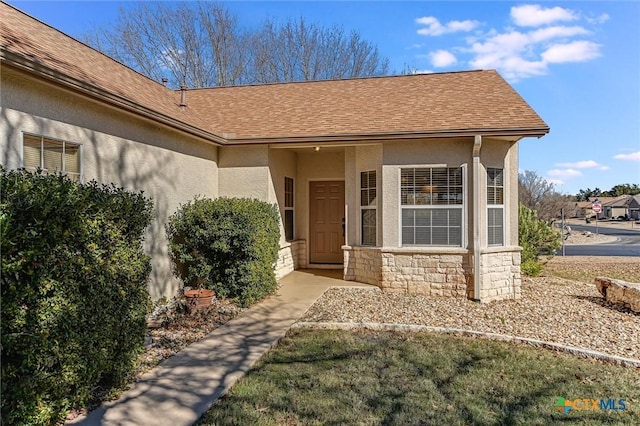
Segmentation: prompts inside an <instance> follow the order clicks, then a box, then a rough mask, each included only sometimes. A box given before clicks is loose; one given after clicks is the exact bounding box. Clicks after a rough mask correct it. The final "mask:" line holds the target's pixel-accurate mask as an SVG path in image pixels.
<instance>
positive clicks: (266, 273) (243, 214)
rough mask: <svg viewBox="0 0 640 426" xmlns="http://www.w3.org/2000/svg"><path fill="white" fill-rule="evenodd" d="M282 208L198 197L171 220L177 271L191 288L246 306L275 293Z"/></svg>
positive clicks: (255, 202)
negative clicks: (202, 289) (197, 287)
mask: <svg viewBox="0 0 640 426" xmlns="http://www.w3.org/2000/svg"><path fill="white" fill-rule="evenodd" d="M278 220H279V219H278V209H277V207H276V206H275V205H272V204H268V203H265V202H263V201H258V200H252V199H239V198H218V199H215V200H211V199H206V198H196V199H195V200H192V201H190V202H189V203H187V204H184V205H182V206H180V208H179V209H178V211H177V212H176V213H174V214H173V215H172V216H171V217H170V218H169V223H168V224H167V234H168V238H169V247H170V252H171V255H172V257H173V259H174V263H175V266H176V267H175V271H176V274H177V276H178V277H180V278H182V280H183V281H184V283H185V284H186V285H188V286H198V285H202V286H203V287H205V288H209V289H212V290H214V291H215V292H216V293H217V294H218V295H219V296H221V297H226V298H230V299H233V300H234V301H236V302H237V303H239V304H240V305H242V306H248V305H250V304H252V303H255V302H257V301H259V300H260V299H262V298H264V297H265V296H267V295H268V294H271V293H273V292H274V291H275V289H276V286H277V283H276V278H275V273H274V269H273V265H274V263H275V261H276V260H277V257H278V248H279V244H278V242H279V239H280V229H279V225H278V223H279V222H278Z"/></svg>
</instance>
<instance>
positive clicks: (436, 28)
mask: <svg viewBox="0 0 640 426" xmlns="http://www.w3.org/2000/svg"><path fill="white" fill-rule="evenodd" d="M415 21H416V23H417V24H420V25H425V26H426V27H425V28H420V29H419V30H418V34H420V35H426V36H439V35H443V34H449V33H457V32H469V31H472V30H474V29H475V28H477V27H478V25H480V23H479V22H478V21H471V20H466V21H449V22H447V23H446V24H444V25H442V24H441V23H440V21H439V20H438V18H435V17H433V16H423V17H422V18H417V19H416V20H415Z"/></svg>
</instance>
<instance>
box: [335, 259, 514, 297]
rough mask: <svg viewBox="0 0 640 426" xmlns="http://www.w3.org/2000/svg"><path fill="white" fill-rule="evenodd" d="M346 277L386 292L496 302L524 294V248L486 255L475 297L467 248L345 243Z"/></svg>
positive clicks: (482, 261) (481, 266) (471, 267)
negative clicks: (438, 249) (447, 249)
mask: <svg viewBox="0 0 640 426" xmlns="http://www.w3.org/2000/svg"><path fill="white" fill-rule="evenodd" d="M343 250H344V279H345V280H347V281H358V282H362V283H366V284H372V285H376V286H378V287H380V288H381V289H382V290H385V291H392V292H401V293H407V294H421V295H426V296H431V297H460V298H462V297H467V298H469V299H479V300H480V301H481V302H490V301H493V300H502V299H517V298H519V297H520V296H521V286H522V279H521V275H520V248H519V247H500V248H496V249H486V250H485V251H483V252H482V253H481V255H480V256H481V257H480V270H481V276H482V278H481V280H482V286H481V290H480V297H475V295H474V294H473V293H474V286H473V279H474V278H473V256H472V255H471V254H470V253H468V252H467V251H466V250H460V251H455V250H452V251H450V252H446V253H438V252H434V251H433V250H430V249H427V250H425V249H416V250H412V249H407V248H401V249H386V248H366V247H348V246H345V247H343Z"/></svg>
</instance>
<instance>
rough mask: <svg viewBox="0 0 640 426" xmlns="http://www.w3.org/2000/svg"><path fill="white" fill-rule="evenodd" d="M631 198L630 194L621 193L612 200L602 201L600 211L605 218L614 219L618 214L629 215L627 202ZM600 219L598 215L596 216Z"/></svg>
mask: <svg viewBox="0 0 640 426" xmlns="http://www.w3.org/2000/svg"><path fill="white" fill-rule="evenodd" d="M632 200H633V197H632V196H631V195H621V196H619V197H615V198H614V199H613V200H611V201H608V202H606V203H602V213H603V215H604V218H605V219H616V218H618V217H620V216H623V217H629V213H630V212H629V204H630V203H631V201H632ZM598 219H600V216H598Z"/></svg>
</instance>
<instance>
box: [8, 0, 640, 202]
mask: <svg viewBox="0 0 640 426" xmlns="http://www.w3.org/2000/svg"><path fill="white" fill-rule="evenodd" d="M8 2H9V3H10V4H12V5H14V6H16V7H18V8H20V9H22V10H23V11H25V12H27V13H29V14H30V15H32V16H34V17H36V18H38V19H40V20H42V21H44V22H45V23H47V24H49V25H52V26H54V27H56V28H58V29H59V30H61V31H63V32H65V33H67V34H69V35H71V36H74V37H80V36H81V35H82V34H83V33H85V32H86V31H88V30H90V29H91V28H93V27H95V26H96V25H104V24H108V23H109V22H113V21H115V19H116V17H117V15H118V9H119V8H120V7H123V8H125V9H126V8H127V7H129V6H130V5H131V4H132V2H97V1H75V2H62V1H49V2H38V1H11V0H9V1H8ZM225 4H226V5H227V6H228V7H229V9H231V10H232V11H233V12H234V13H236V14H237V15H238V18H239V23H240V24H241V25H246V26H254V25H258V24H259V23H260V22H262V21H263V20H264V19H265V18H271V19H274V20H278V19H286V18H289V17H294V18H296V17H300V16H303V17H304V18H305V19H306V20H307V21H310V22H315V23H319V24H322V25H331V24H339V25H342V26H343V27H344V28H345V29H347V30H356V31H358V32H359V33H360V34H361V35H362V36H363V37H364V38H365V39H367V40H368V41H370V42H372V43H374V44H375V45H376V46H377V47H378V49H379V50H380V53H381V54H382V55H383V56H386V57H387V58H389V60H390V62H391V66H390V70H391V71H392V72H393V71H396V72H400V71H402V70H403V69H405V68H407V67H409V68H411V69H415V70H418V71H421V72H445V71H456V70H466V69H497V70H498V71H499V72H500V73H501V74H502V76H503V77H505V78H506V79H507V80H508V81H509V82H510V83H511V84H512V85H513V86H514V87H515V89H516V90H517V91H518V92H519V93H520V94H521V95H522V96H523V98H524V99H525V100H526V101H527V102H529V104H530V105H531V106H532V107H533V108H534V109H535V110H536V111H537V112H538V113H539V114H540V116H541V117H542V118H543V119H544V120H545V121H546V122H547V124H549V126H550V127H551V132H550V134H549V135H547V136H545V137H543V138H541V139H524V140H523V141H522V142H521V143H520V169H521V170H533V171H535V172H537V173H538V174H539V175H541V176H543V177H545V178H546V179H548V180H549V181H551V182H554V183H555V184H556V189H558V190H559V191H561V192H564V193H568V194H575V193H576V192H578V190H579V189H586V188H592V189H593V188H595V187H599V188H600V189H602V190H608V189H610V188H611V187H612V186H614V185H616V184H622V183H636V184H640V2H639V1H637V0H633V1H626V2H625V1H587V2H578V1H569V2H553V1H541V2H508V1H495V2H489V1H470V2H463V1H448V2H444V1H442V2H439V1H411V2H402V1H395V2H386V1H377V2H367V1H356V2H348V1H344V2H342V1H334V2H315V1H307V2H294V1H289V2H264V1H229V2H225ZM470 107H473V106H470Z"/></svg>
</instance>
